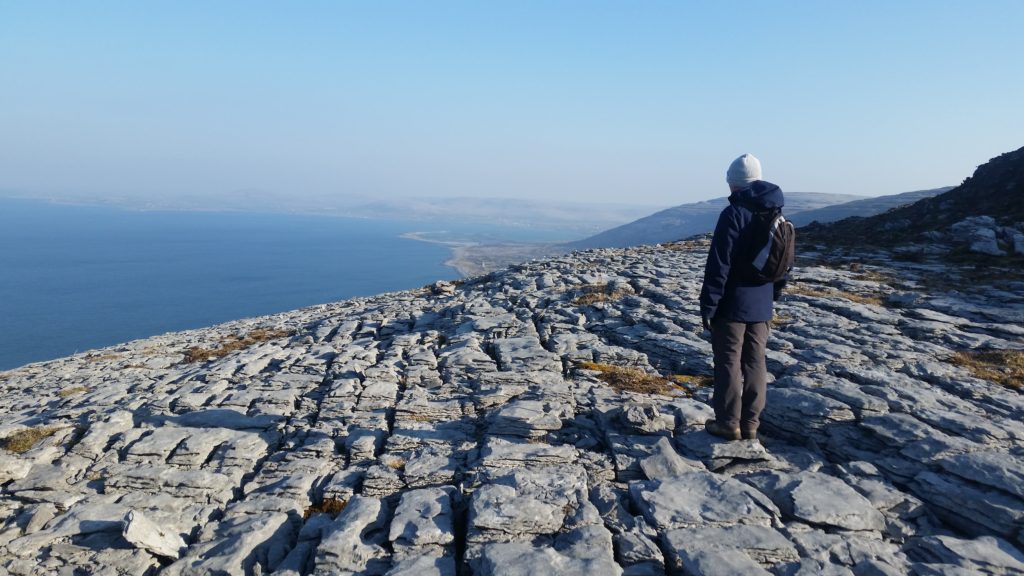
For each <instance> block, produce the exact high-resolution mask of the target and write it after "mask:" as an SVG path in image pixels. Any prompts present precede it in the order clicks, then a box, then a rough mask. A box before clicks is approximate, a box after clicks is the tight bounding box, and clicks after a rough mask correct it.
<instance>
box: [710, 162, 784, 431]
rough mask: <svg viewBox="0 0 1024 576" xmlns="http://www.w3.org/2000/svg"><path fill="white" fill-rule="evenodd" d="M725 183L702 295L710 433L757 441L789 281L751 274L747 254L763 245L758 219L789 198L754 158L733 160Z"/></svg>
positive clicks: (779, 209) (775, 211)
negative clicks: (710, 365)
mask: <svg viewBox="0 0 1024 576" xmlns="http://www.w3.org/2000/svg"><path fill="white" fill-rule="evenodd" d="M726 182H727V183H728V184H729V189H730V192H731V193H730V195H729V206H728V207H726V208H725V209H724V210H722V213H721V215H719V217H718V225H717V226H716V227H715V234H714V236H713V237H712V239H711V249H710V250H709V251H708V260H707V265H706V266H705V268H704V284H703V286H702V287H701V291H700V313H701V320H702V323H703V326H704V329H705V330H710V331H711V349H712V351H713V352H714V362H715V378H714V383H715V388H714V396H713V397H712V405H713V406H714V409H715V419H714V420H708V421H707V422H706V423H705V425H704V427H705V429H706V430H707V431H708V432H709V433H711V434H714V435H715V436H719V437H721V438H725V439H727V440H739V439H740V438H743V439H745V440H756V439H757V427H758V424H759V423H760V420H759V416H760V414H761V410H762V409H764V403H765V394H766V388H767V383H768V382H767V381H768V370H767V368H766V366H765V344H766V343H767V341H768V322H769V321H770V320H771V318H772V303H773V302H774V301H775V300H778V298H779V296H780V294H781V291H782V288H783V287H784V286H785V283H786V280H785V278H782V279H781V280H778V281H774V282H772V281H765V279H764V278H763V277H760V276H758V275H753V276H752V275H751V274H748V273H746V270H748V269H752V265H751V264H750V262H749V261H748V260H747V256H748V253H749V249H750V247H751V245H752V244H754V243H755V242H756V241H757V239H756V238H754V236H755V229H756V228H758V226H757V219H758V218H763V217H764V216H763V215H765V214H773V213H774V214H781V208H782V206H783V204H784V199H783V195H782V190H781V189H780V188H779V187H778V186H776V185H775V184H772V183H770V182H765V181H763V180H761V162H760V161H759V160H758V159H757V158H755V157H754V156H753V155H751V154H744V155H742V156H740V157H739V158H737V159H736V160H734V161H733V163H732V164H731V165H730V166H729V170H728V171H727V172H726ZM787 225H788V224H787ZM789 226H790V230H792V226H791V225H789ZM755 249H756V248H755ZM791 250H792V248H790V251H791ZM791 265H792V252H790V261H789V264H787V266H791ZM786 270H787V271H788V267H787V268H786Z"/></svg>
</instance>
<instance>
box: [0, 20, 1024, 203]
mask: <svg viewBox="0 0 1024 576" xmlns="http://www.w3.org/2000/svg"><path fill="white" fill-rule="evenodd" d="M1021 23H1024V1H1021V0H1007V1H989V0H974V1H968V0H962V1H950V0H928V1H920V2H914V1H893V0H888V1H856V2H854V1H849V2H840V1H835V2H833V1H817V0H815V1H810V0H808V1H803V2H797V1H784V0H779V1H768V0H761V1H730V2H717V1H706V2H686V1H671V2H655V1H636V2H627V1H616V2H603V1H587V2H584V1H564V2H558V1H553V0H547V1H537V2H533V1H524V0H515V1H512V0H509V1H494V2H489V1H470V2H446V1H441V0H437V1H428V2H420V1H411V2H378V1H369V0H367V1H365V2H343V1H324V2H313V1H306V2H303V1H296V2H258V1H245V2H227V1H196V2H187V1H174V2H161V1H148V0H147V1H144V2H127V1H125V2H104V1H98V0H95V1H89V2H49V1H45V0H24V1H18V2H13V1H7V0H0V190H8V191H10V190H14V191H26V192H53V191H58V192H76V191H80V192H88V193H101V194H103V193H111V194H139V195H160V196H172V195H174V194H178V193H182V192H183V191H187V192H188V193H191V194H218V193H222V192H225V191H231V190H237V189H242V188H259V189H265V190H273V191H277V192H281V193H288V194H295V195H302V194H346V195H365V196H373V197H380V196H389V195H395V196H503V197H525V198H538V199H561V200H590V201H608V202H619V201H627V202H637V203H650V204H656V205H672V204H679V203H683V202H689V201H694V200H699V199H705V198H709V197H713V196H720V195H724V194H725V193H726V192H727V190H726V186H725V183H724V177H725V176H724V174H725V169H726V167H727V165H728V163H729V162H730V161H731V160H732V159H733V158H735V157H736V156H738V155H739V154H741V153H743V152H751V153H753V154H755V155H757V156H759V157H760V158H761V160H762V163H763V165H764V170H765V174H764V176H765V179H767V180H771V181H774V182H776V183H778V184H780V185H781V186H782V188H783V189H784V190H790V191H820V192H835V193H848V194H865V195H878V194H889V193H896V192H903V191H908V190H915V189H922V188H931V187H937V186H942V185H955V184H958V183H959V182H961V181H962V180H963V178H964V177H966V176H968V175H970V173H971V172H972V171H973V170H974V168H975V167H976V166H977V165H978V164H981V163H983V162H985V161H987V160H988V159H989V158H991V157H992V156H995V155H997V154H1000V153H1002V152H1006V151H1009V150H1013V149H1016V148H1019V147H1021V146H1024V44H1022V41H1021V35H1020V27H1021Z"/></svg>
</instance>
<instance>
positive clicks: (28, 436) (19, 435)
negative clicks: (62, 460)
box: [0, 426, 60, 454]
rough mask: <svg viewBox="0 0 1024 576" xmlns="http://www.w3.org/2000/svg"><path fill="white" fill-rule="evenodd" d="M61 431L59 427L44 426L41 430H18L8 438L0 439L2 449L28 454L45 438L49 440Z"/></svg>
mask: <svg viewBox="0 0 1024 576" xmlns="http://www.w3.org/2000/svg"><path fill="white" fill-rule="evenodd" d="M58 430H60V428H58V427H57V426H44V427H41V428H26V429H24V430H18V431H17V432H14V433H13V434H9V435H8V436H7V437H5V438H2V439H0V448H3V449H4V450H8V451H10V452H14V453H15V454H22V453H24V452H28V451H29V450H31V449H32V447H33V446H35V445H36V443H37V442H39V441H40V440H42V439H43V438H49V437H50V436H53V435H54V434H56V432H57V431H58Z"/></svg>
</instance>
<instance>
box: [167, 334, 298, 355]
mask: <svg viewBox="0 0 1024 576" xmlns="http://www.w3.org/2000/svg"><path fill="white" fill-rule="evenodd" d="M294 334H295V332H294V331H292V330H268V329H266V328H257V329H255V330H253V331H252V332H249V333H248V334H246V335H245V336H242V337H239V336H230V337H228V338H225V339H224V340H222V341H221V345H220V346H219V347H217V348H200V347H198V346H194V347H192V348H189V349H188V350H186V351H185V362H190V363H191V362H206V361H207V360H212V359H214V358H222V357H224V356H227V355H228V354H230V353H232V352H237V351H238V350H243V349H245V348H248V347H249V346H252V345H253V344H259V343H260V342H267V341H270V340H276V339H278V338H287V337H288V336H293V335H294Z"/></svg>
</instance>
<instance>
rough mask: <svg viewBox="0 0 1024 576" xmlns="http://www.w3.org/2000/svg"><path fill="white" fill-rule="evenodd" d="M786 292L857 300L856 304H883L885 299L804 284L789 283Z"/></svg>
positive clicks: (851, 300)
mask: <svg viewBox="0 0 1024 576" xmlns="http://www.w3.org/2000/svg"><path fill="white" fill-rule="evenodd" d="M786 292H787V293H788V294H796V295H799V296H811V297H814V298H843V299H845V300H849V301H850V302H857V303H858V304H871V305H873V306H884V305H885V300H884V299H883V298H882V296H881V294H858V293H856V292H846V291H844V290H839V289H836V288H830V287H825V289H824V290H822V289H819V288H813V287H811V286H807V285H806V284H790V285H789V286H787V287H786Z"/></svg>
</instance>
